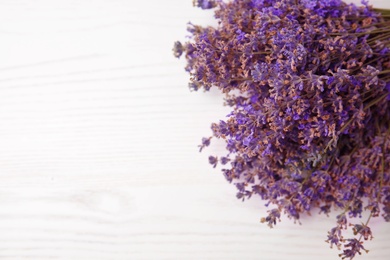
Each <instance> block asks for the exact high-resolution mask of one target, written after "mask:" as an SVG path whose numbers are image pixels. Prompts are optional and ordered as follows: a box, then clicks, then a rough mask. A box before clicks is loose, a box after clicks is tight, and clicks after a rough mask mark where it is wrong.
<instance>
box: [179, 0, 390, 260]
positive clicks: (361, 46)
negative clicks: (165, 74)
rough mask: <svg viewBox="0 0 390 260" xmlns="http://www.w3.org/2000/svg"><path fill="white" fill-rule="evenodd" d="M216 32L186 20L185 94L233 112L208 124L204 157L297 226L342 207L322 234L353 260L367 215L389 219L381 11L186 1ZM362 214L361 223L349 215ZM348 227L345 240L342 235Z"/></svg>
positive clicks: (388, 112) (335, 4) (294, 0)
mask: <svg viewBox="0 0 390 260" xmlns="http://www.w3.org/2000/svg"><path fill="white" fill-rule="evenodd" d="M194 4H195V5H196V6H199V7H201V8H202V9H210V8H215V17H216V19H217V20H218V22H219V26H218V27H217V28H214V27H201V26H197V25H193V24H189V26H188V31H189V32H190V33H191V39H190V41H188V42H186V43H184V44H182V43H180V42H176V43H175V45H174V49H173V50H174V55H175V56H176V57H180V56H182V55H183V54H184V56H185V58H186V60H187V66H186V71H188V72H189V73H190V75H191V81H190V83H189V87H190V89H191V90H198V89H204V90H209V89H210V88H212V87H216V88H219V89H220V90H221V91H222V92H223V93H225V94H226V103H227V104H228V105H229V106H231V108H232V111H231V113H230V114H229V115H228V116H227V119H226V120H221V121H219V122H218V123H214V124H212V131H213V136H212V137H209V138H203V140H202V144H201V146H200V148H201V150H202V149H203V148H204V147H206V146H208V145H209V144H210V141H211V139H212V138H219V139H223V140H224V141H225V142H226V149H227V154H226V155H225V156H222V157H219V158H217V157H216V156H210V157H209V161H210V163H211V164H212V165H214V167H215V166H216V165H217V164H218V163H220V164H222V165H224V167H225V168H224V169H222V171H223V174H224V175H225V177H226V179H227V180H228V181H229V182H232V183H234V184H235V186H236V187H237V189H238V194H237V197H238V198H240V199H243V200H244V199H245V198H250V197H251V196H260V197H261V198H262V199H263V200H265V201H266V202H267V203H266V205H267V206H270V207H272V209H271V210H269V214H268V216H266V217H264V218H262V219H261V222H265V223H267V224H268V225H269V226H270V227H273V226H274V225H275V224H276V223H277V221H279V220H280V217H281V214H283V213H284V214H286V215H287V216H288V217H289V218H292V219H294V220H295V221H298V222H299V218H300V215H301V214H302V213H310V212H311V211H312V210H313V209H315V208H317V209H319V211H320V212H323V213H325V214H328V213H329V212H330V211H331V209H341V213H340V214H339V215H338V216H337V219H336V226H335V227H334V228H333V229H331V230H330V231H329V232H328V239H327V242H329V243H330V245H331V247H332V246H333V245H334V246H336V247H337V248H339V249H341V247H342V246H343V248H342V249H343V251H342V253H341V254H340V257H342V259H345V258H348V259H352V258H354V257H355V255H357V254H361V251H367V250H366V249H365V248H364V247H363V245H362V243H363V242H362V239H364V240H367V239H372V233H371V230H370V228H369V225H368V224H369V221H370V219H371V218H372V217H379V216H381V217H383V219H384V220H385V221H390V171H389V169H390V106H389V100H390V98H389V97H390V95H389V93H390V49H389V48H390V13H389V12H388V11H386V10H378V9H373V8H372V7H371V6H369V5H368V4H367V2H363V3H362V4H363V5H362V6H359V7H357V6H355V5H353V4H346V3H344V2H342V1H341V0H233V1H228V2H224V1H222V0H215V1H212V0H197V1H194ZM363 211H367V212H369V217H368V219H367V220H366V221H365V222H364V223H360V222H359V224H353V223H352V222H353V218H356V217H361V214H362V212H363ZM348 228H351V229H352V231H353V233H354V235H355V236H354V237H353V238H348V239H347V238H344V237H343V232H344V231H345V229H348Z"/></svg>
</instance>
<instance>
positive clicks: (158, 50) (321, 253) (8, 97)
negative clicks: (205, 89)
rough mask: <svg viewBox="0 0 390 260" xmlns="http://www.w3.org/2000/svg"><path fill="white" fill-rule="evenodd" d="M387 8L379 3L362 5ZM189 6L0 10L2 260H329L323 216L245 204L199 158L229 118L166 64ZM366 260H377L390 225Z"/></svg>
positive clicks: (46, 3)
mask: <svg viewBox="0 0 390 260" xmlns="http://www.w3.org/2000/svg"><path fill="white" fill-rule="evenodd" d="M372 2H373V3H376V4H377V6H381V7H386V6H387V7H390V5H389V2H387V1H386V0H382V1H375V2H374V1H372ZM188 21H192V22H193V23H201V24H207V23H212V11H201V10H198V9H196V8H193V7H192V3H191V0H175V1H174V0H170V1H159V0H149V1H139V0H127V1H126V0H94V1H93V0H79V1H75V0H74V1H71V0H35V1H28V0H0V259H7V260H8V259H37V260H44V259H76V260H79V259H81V260H83V259H93V260H97V259H104V260H122V259H126V260H127V259H136V260H138V259H224V260H225V259H264V260H273V259H278V260H279V259H289V260H293V259H300V260H309V259H316V260H322V259H324V260H325V259H326V260H331V259H338V257H337V254H338V252H337V250H335V249H333V250H330V249H329V245H328V244H326V243H325V242H324V240H325V239H326V232H327V231H328V230H329V229H330V228H331V227H332V226H333V223H334V218H333V217H334V215H333V217H329V218H328V217H326V216H324V215H318V216H315V217H313V218H309V217H303V219H302V222H303V224H302V225H301V226H300V225H297V224H293V223H291V221H289V220H287V219H283V221H282V222H281V223H280V224H279V225H278V226H277V228H274V229H272V230H271V229H269V228H268V227H267V226H266V225H264V224H260V223H259V219H260V217H262V216H264V214H265V212H266V209H265V208H264V206H263V204H264V203H263V202H262V201H259V200H257V199H253V200H250V201H247V202H245V203H242V202H241V201H239V200H237V199H236V198H235V193H236V190H235V188H234V187H233V186H232V185H230V184H229V183H227V182H226V181H225V179H224V177H223V175H222V174H221V173H220V172H219V171H218V170H215V169H212V167H210V166H209V165H208V162H207V157H208V155H209V154H213V153H217V152H218V151H219V150H220V149H221V147H222V146H218V145H216V146H213V147H212V148H210V149H207V150H205V152H204V153H198V148H197V145H198V144H199V143H200V140H201V137H203V136H208V135H210V130H209V126H210V124H211V123H212V122H214V121H218V120H219V119H223V118H224V117H225V115H226V114H227V112H228V109H227V108H225V107H223V106H222V103H223V100H222V97H221V96H220V95H219V94H218V93H217V92H211V93H208V94H205V93H202V92H199V93H191V92H189V90H188V89H187V82H188V75H187V74H186V73H185V72H184V70H183V67H184V61H183V60H181V61H179V60H177V59H175V58H174V57H173V56H172V53H171V49H172V45H173V42H174V41H175V40H185V35H186V29H185V28H186V23H187V22H188ZM372 228H373V232H374V236H375V239H374V240H373V241H372V242H369V243H367V245H366V246H367V247H368V248H369V249H371V252H370V253H369V254H367V255H364V256H363V257H361V258H359V259H366V260H371V259H379V260H382V259H383V260H385V259H388V256H389V255H390V247H389V239H390V225H389V224H384V223H381V222H380V221H378V220H375V221H374V222H373V226H372Z"/></svg>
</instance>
